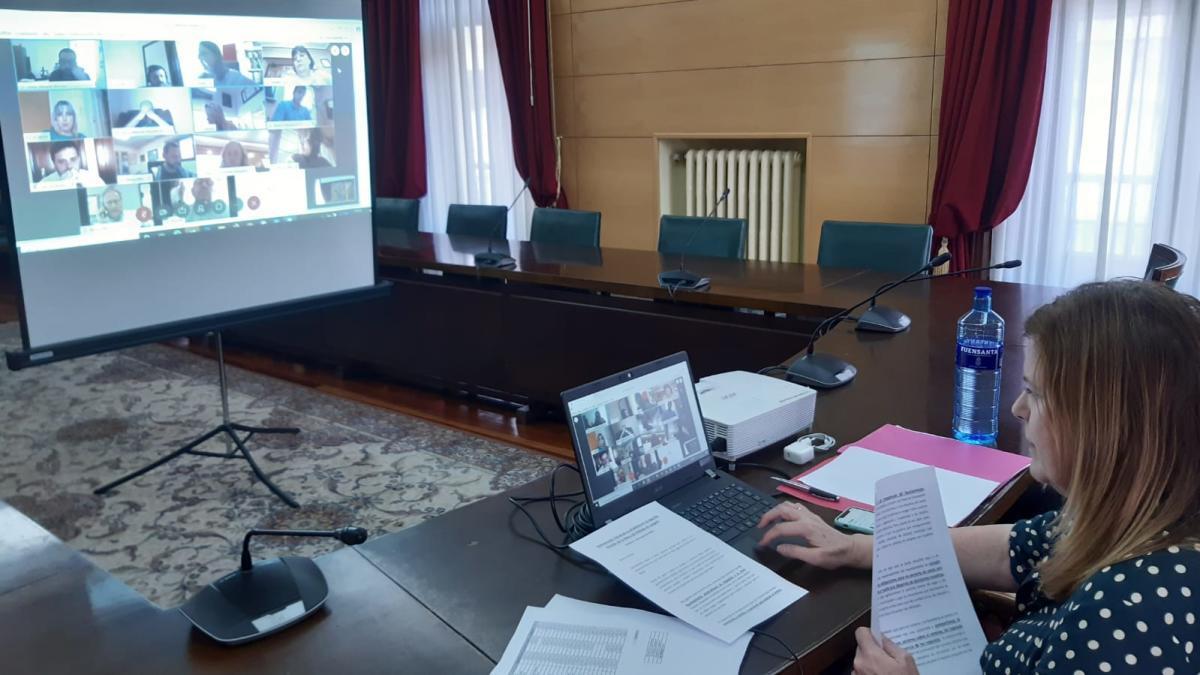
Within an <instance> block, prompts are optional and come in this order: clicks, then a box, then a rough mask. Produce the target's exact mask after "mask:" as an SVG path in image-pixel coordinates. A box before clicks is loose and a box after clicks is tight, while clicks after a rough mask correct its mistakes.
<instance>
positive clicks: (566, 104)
mask: <svg viewBox="0 0 1200 675" xmlns="http://www.w3.org/2000/svg"><path fill="white" fill-rule="evenodd" d="M575 108H576V107H575V79H574V78H570V77H556V78H554V125H555V127H556V128H557V129H558V135H559V136H574V135H575V117H576V113H575Z"/></svg>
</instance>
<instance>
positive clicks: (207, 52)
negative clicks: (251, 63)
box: [199, 42, 254, 87]
mask: <svg viewBox="0 0 1200 675" xmlns="http://www.w3.org/2000/svg"><path fill="white" fill-rule="evenodd" d="M199 58H200V64H201V65H202V66H204V75H203V77H206V78H207V77H211V78H212V81H213V84H214V85H215V86H218V87H233V86H237V85H240V84H254V81H253V80H251V79H250V78H248V77H246V76H245V75H243V74H241V73H239V72H238V71H236V70H234V69H232V68H230V67H229V66H228V65H226V64H225V57H224V56H222V54H221V48H220V47H218V46H217V43H215V42H201V43H200V53H199Z"/></svg>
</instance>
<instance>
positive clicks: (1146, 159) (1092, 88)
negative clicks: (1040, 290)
mask: <svg viewBox="0 0 1200 675" xmlns="http://www.w3.org/2000/svg"><path fill="white" fill-rule="evenodd" d="M1198 15H1200V10H1198V9H1197V7H1196V0H1054V10H1053V18H1052V22H1051V27H1050V45H1049V52H1048V54H1049V55H1048V59H1047V65H1046V89H1045V96H1044V99H1043V102H1042V114H1041V122H1040V126H1039V128H1038V138H1037V146H1036V147H1035V149H1034V155H1033V167H1032V170H1031V172H1030V176H1029V186H1028V187H1027V188H1026V192H1025V196H1024V198H1023V200H1022V201H1021V204H1020V206H1018V207H1017V210H1016V211H1015V212H1014V213H1013V215H1012V216H1011V217H1009V218H1008V220H1006V221H1005V222H1003V223H1001V224H1000V225H999V226H998V227H997V228H996V229H995V230H993V233H992V260H993V261H994V262H999V261H1001V260H1007V259H1010V258H1021V259H1023V260H1024V266H1023V267H1020V268H1017V269H1014V270H1005V271H1004V272H1002V273H1001V274H1000V275H999V278H1000V279H1002V280H1004V281H1020V282H1026V283H1038V284H1047V285H1052V286H1063V287H1069V286H1074V285H1076V284H1079V283H1083V282H1085V281H1093V280H1101V279H1111V278H1113V277H1119V276H1134V277H1140V276H1142V274H1143V273H1144V272H1145V268H1146V261H1147V258H1148V257H1149V254H1150V247H1151V245H1152V244H1154V243H1166V244H1170V245H1172V246H1175V247H1176V248H1179V249H1181V250H1182V251H1183V252H1184V253H1185V254H1186V255H1187V256H1188V259H1189V263H1188V266H1187V267H1185V268H1184V274H1183V277H1182V278H1181V279H1180V281H1179V284H1178V286H1177V288H1178V289H1179V290H1181V291H1185V292H1187V293H1191V294H1193V295H1196V294H1198V292H1200V270H1198V269H1197V266H1200V201H1198V200H1200V58H1198V56H1200V39H1198V38H1200V32H1198V28H1197V26H1198V23H1197V22H1198V21H1200V17H1198Z"/></svg>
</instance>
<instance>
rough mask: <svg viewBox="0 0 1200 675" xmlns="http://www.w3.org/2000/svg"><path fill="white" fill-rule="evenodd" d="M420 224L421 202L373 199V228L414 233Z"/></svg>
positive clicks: (385, 198) (389, 198)
mask: <svg viewBox="0 0 1200 675" xmlns="http://www.w3.org/2000/svg"><path fill="white" fill-rule="evenodd" d="M420 224H421V200H419V199H394V198H392V197H376V198H375V227H379V228H383V229H385V230H403V231H405V232H416V231H417V229H418V228H419V227H420Z"/></svg>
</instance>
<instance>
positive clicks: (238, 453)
mask: <svg viewBox="0 0 1200 675" xmlns="http://www.w3.org/2000/svg"><path fill="white" fill-rule="evenodd" d="M214 335H216V341H217V373H218V375H219V377H220V382H221V424H219V425H217V427H216V428H215V429H212V430H211V431H209V432H207V433H205V434H204V435H203V436H201V437H199V438H197V439H196V440H194V441H192V442H191V443H188V444H187V445H185V446H183V447H182V448H179V449H178V450H175V451H174V452H172V453H170V454H168V455H164V456H163V457H161V458H159V459H157V460H155V461H154V462H151V463H150V464H147V465H146V466H144V467H142V468H140V469H138V470H137V471H134V472H133V473H130V474H127V475H125V476H122V477H121V478H118V479H117V480H115V481H113V482H111V483H107V484H105V485H101V486H100V487H98V488H96V489H95V491H94V493H95V494H98V495H102V494H104V493H106V492H108V491H109V490H112V489H113V488H115V487H117V486H119V485H122V484H124V483H127V482H129V481H131V480H133V479H134V478H137V477H138V476H141V475H142V474H144V473H146V472H148V471H152V470H154V469H157V468H158V467H160V466H162V465H163V464H166V463H167V462H169V461H171V460H173V459H175V458H176V457H179V456H180V455H197V456H199V457H217V458H219V459H235V458H239V457H240V458H242V459H245V460H246V462H247V463H248V464H250V469H251V470H252V471H253V472H254V475H255V476H256V477H257V478H258V479H259V480H260V481H262V483H263V485H266V486H267V489H268V490H270V491H271V492H274V493H275V496H276V497H279V498H280V499H282V500H283V501H284V503H285V504H287V505H288V506H292V507H299V506H300V505H299V504H298V503H296V500H295V499H292V498H291V497H290V496H289V495H288V494H287V493H286V492H284V491H283V490H280V489H279V486H278V485H276V484H275V483H273V482H272V481H271V479H270V478H268V477H267V475H266V474H265V473H263V471H262V469H261V468H259V466H258V463H257V462H255V461H254V456H253V455H251V454H250V450H249V449H247V448H246V441H248V440H250V437H251V436H253V435H254V434H298V433H300V430H299V429H294V428H291V427H251V426H246V425H245V424H237V423H235V422H230V421H229V388H228V386H227V383H226V381H225V352H224V350H223V349H222V348H221V331H216V332H215V333H214ZM238 432H242V433H244V434H245V436H240V437H239V436H238ZM222 434H224V435H225V436H227V437H228V438H229V439H230V440H231V441H233V445H232V447H230V449H229V451H228V452H206V451H204V450H196V447H197V446H199V445H200V444H201V443H203V442H205V441H207V440H208V439H210V438H213V437H216V436H220V435H222Z"/></svg>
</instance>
